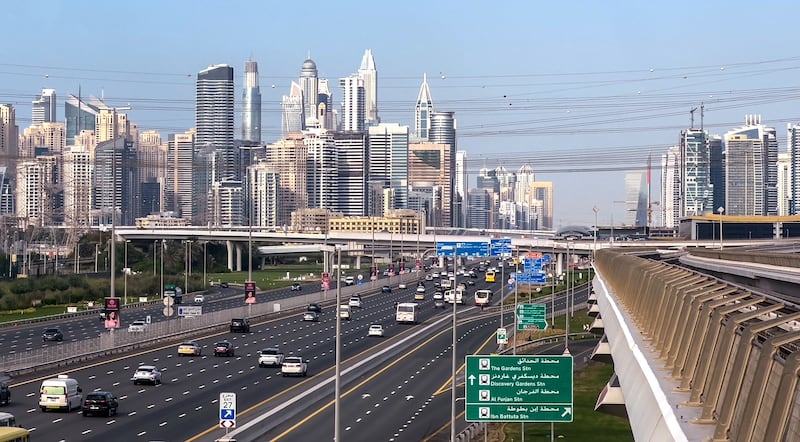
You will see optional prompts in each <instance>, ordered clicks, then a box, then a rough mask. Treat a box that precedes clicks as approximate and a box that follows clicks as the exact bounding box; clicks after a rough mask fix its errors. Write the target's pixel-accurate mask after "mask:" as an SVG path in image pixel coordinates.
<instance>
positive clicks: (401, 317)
mask: <svg viewBox="0 0 800 442" xmlns="http://www.w3.org/2000/svg"><path fill="white" fill-rule="evenodd" d="M395 319H396V320H397V323H398V324H416V323H417V322H419V304H417V303H416V302H401V303H400V304H397V313H396V316H395Z"/></svg>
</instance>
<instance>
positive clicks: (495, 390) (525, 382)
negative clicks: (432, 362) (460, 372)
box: [465, 355, 573, 422]
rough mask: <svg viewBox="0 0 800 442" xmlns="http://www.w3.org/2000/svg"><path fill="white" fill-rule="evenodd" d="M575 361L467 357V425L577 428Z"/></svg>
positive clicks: (564, 357) (537, 357)
mask: <svg viewBox="0 0 800 442" xmlns="http://www.w3.org/2000/svg"><path fill="white" fill-rule="evenodd" d="M572 386H573V384H572V356H571V355H559V356H549V355H525V356H496V355H492V356H490V355H470V356H467V357H466V415H465V420H466V421H467V422H487V421H488V422H572V410H573V406H572Z"/></svg>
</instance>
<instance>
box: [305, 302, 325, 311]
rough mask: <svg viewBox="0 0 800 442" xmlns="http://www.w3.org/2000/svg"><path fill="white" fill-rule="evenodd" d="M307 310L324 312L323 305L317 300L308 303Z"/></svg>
mask: <svg viewBox="0 0 800 442" xmlns="http://www.w3.org/2000/svg"><path fill="white" fill-rule="evenodd" d="M306 311H309V312H317V313H322V306H321V305H319V304H317V303H316V302H312V303H311V304H308V307H306Z"/></svg>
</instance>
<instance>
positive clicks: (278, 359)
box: [258, 347, 283, 367]
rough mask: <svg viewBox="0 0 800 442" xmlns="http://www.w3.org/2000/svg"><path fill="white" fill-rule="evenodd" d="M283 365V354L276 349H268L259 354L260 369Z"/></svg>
mask: <svg viewBox="0 0 800 442" xmlns="http://www.w3.org/2000/svg"><path fill="white" fill-rule="evenodd" d="M281 364H283V353H282V352H281V351H280V350H278V349H277V348H274V347H268V348H265V349H263V350H261V351H260V352H259V353H258V366H259V367H277V366H279V365H281Z"/></svg>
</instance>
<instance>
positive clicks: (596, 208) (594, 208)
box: [592, 206, 600, 261]
mask: <svg viewBox="0 0 800 442" xmlns="http://www.w3.org/2000/svg"><path fill="white" fill-rule="evenodd" d="M592 211H593V212H594V244H593V245H592V261H594V255H595V254H596V253H597V212H599V211H600V208H598V207H597V206H594V207H592Z"/></svg>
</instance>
